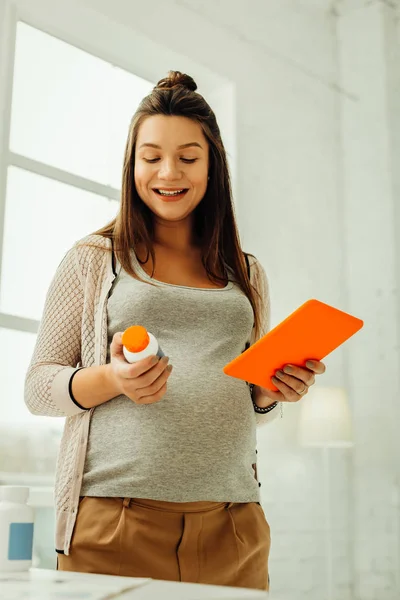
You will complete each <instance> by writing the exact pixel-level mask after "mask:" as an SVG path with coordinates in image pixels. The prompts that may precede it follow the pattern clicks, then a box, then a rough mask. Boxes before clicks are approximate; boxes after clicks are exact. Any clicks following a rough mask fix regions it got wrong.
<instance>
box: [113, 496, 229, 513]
mask: <svg viewBox="0 0 400 600" xmlns="http://www.w3.org/2000/svg"><path fill="white" fill-rule="evenodd" d="M132 504H136V505H137V506H144V507H146V508H153V509H156V510H161V511H166V512H175V513H179V512H188V513H190V512H192V513H194V512H208V511H210V510H217V509H218V508H230V507H231V506H232V505H233V504H234V503H233V502H209V501H200V502H165V501H164V500H148V499H147V498H124V499H123V505H124V506H125V507H126V508H129V506H131V505H132Z"/></svg>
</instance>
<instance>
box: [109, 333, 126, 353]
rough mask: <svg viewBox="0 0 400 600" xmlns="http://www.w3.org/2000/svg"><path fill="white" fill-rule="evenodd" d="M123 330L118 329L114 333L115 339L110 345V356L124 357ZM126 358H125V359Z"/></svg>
mask: <svg viewBox="0 0 400 600" xmlns="http://www.w3.org/2000/svg"><path fill="white" fill-rule="evenodd" d="M122 348H123V345H122V331H117V333H115V334H114V335H113V339H112V342H111V345H110V358H111V357H115V358H121V357H122V358H124V354H123V352H122ZM124 360H125V359H124Z"/></svg>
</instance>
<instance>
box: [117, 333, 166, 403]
mask: <svg viewBox="0 0 400 600" xmlns="http://www.w3.org/2000/svg"><path fill="white" fill-rule="evenodd" d="M122 348H123V345H122V332H117V333H116V334H115V335H114V337H113V340H112V342H111V345H110V369H111V373H112V378H113V380H114V382H115V385H116V387H117V389H118V391H119V393H120V394H124V395H125V396H127V397H128V398H129V399H130V400H132V401H133V402H135V403H136V404H154V403H155V402H159V401H160V400H161V399H162V398H163V396H164V395H165V393H166V391H167V380H168V378H169V376H170V375H171V371H172V365H168V361H169V358H168V357H166V356H164V357H163V358H161V359H159V358H158V356H149V357H147V358H143V359H142V360H139V361H138V362H136V363H133V364H131V363H128V362H127V360H126V359H125V356H124V354H123V350H122Z"/></svg>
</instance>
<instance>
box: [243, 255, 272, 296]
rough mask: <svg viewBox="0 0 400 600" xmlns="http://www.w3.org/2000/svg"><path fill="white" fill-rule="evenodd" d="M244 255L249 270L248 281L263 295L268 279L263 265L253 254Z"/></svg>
mask: <svg viewBox="0 0 400 600" xmlns="http://www.w3.org/2000/svg"><path fill="white" fill-rule="evenodd" d="M245 254H246V256H247V260H248V264H249V269H250V281H251V282H252V283H253V285H255V286H256V287H257V288H258V289H260V290H261V293H265V292H266V291H267V289H268V277H267V274H266V272H265V269H264V267H263V265H262V264H261V262H260V261H259V260H258V258H257V257H256V256H254V254H249V253H248V252H246V253H245Z"/></svg>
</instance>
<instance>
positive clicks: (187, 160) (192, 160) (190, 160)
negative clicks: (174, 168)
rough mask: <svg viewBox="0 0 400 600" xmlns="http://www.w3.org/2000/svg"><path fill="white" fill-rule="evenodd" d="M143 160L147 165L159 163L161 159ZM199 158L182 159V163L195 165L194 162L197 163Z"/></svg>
mask: <svg viewBox="0 0 400 600" xmlns="http://www.w3.org/2000/svg"><path fill="white" fill-rule="evenodd" d="M143 160H145V161H146V162H147V163H156V162H158V161H159V160H160V159H159V158H143ZM196 160H197V158H183V157H181V161H182V162H184V163H187V164H193V163H194V162H196Z"/></svg>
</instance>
